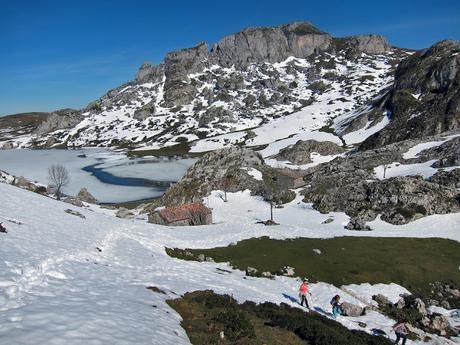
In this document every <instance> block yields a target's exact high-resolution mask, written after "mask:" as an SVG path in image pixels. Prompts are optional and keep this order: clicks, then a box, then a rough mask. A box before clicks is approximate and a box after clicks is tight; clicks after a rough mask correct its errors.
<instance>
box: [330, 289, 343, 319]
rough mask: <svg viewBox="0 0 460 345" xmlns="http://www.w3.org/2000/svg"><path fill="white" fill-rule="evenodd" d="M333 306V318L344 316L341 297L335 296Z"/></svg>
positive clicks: (332, 301) (332, 300)
mask: <svg viewBox="0 0 460 345" xmlns="http://www.w3.org/2000/svg"><path fill="white" fill-rule="evenodd" d="M330 303H331V305H332V316H333V317H334V318H335V317H337V315H342V314H343V309H342V307H341V306H340V296H339V295H335V296H334V297H332V299H331V302H330Z"/></svg>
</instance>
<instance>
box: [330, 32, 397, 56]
mask: <svg viewBox="0 0 460 345" xmlns="http://www.w3.org/2000/svg"><path fill="white" fill-rule="evenodd" d="M334 43H335V44H336V46H337V47H340V48H343V47H345V49H347V50H349V51H350V53H355V54H358V53H361V52H362V53H366V54H382V53H385V52H388V51H390V50H392V48H391V46H390V44H389V43H388V41H387V39H386V38H385V37H383V36H381V35H360V36H351V37H345V38H342V39H335V42H334Z"/></svg>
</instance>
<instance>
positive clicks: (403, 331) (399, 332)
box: [393, 319, 408, 345]
mask: <svg viewBox="0 0 460 345" xmlns="http://www.w3.org/2000/svg"><path fill="white" fill-rule="evenodd" d="M393 331H394V332H395V333H396V341H395V344H399V340H400V339H402V345H405V344H406V340H407V333H408V331H407V327H406V320H404V319H402V320H399V321H398V322H397V323H395V325H394V326H393Z"/></svg>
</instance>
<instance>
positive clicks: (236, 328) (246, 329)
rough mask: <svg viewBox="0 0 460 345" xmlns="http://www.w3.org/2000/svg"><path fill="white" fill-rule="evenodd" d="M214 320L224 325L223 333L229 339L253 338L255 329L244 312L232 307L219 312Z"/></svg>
mask: <svg viewBox="0 0 460 345" xmlns="http://www.w3.org/2000/svg"><path fill="white" fill-rule="evenodd" d="M214 320H215V321H216V322H219V323H221V324H222V325H223V326H224V333H225V335H226V337H228V338H229V339H230V340H233V341H235V340H238V339H241V338H245V337H247V338H254V337H255V331H254V327H253V326H252V324H251V322H250V321H249V318H248V317H247V316H246V314H245V313H243V312H241V311H237V310H234V309H230V310H226V311H223V312H221V313H219V314H218V315H217V316H216V317H215V318H214Z"/></svg>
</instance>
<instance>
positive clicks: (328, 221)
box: [321, 218, 334, 224]
mask: <svg viewBox="0 0 460 345" xmlns="http://www.w3.org/2000/svg"><path fill="white" fill-rule="evenodd" d="M333 221H334V218H328V219H326V220H325V221H323V222H322V223H321V224H329V223H332V222H333Z"/></svg>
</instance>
